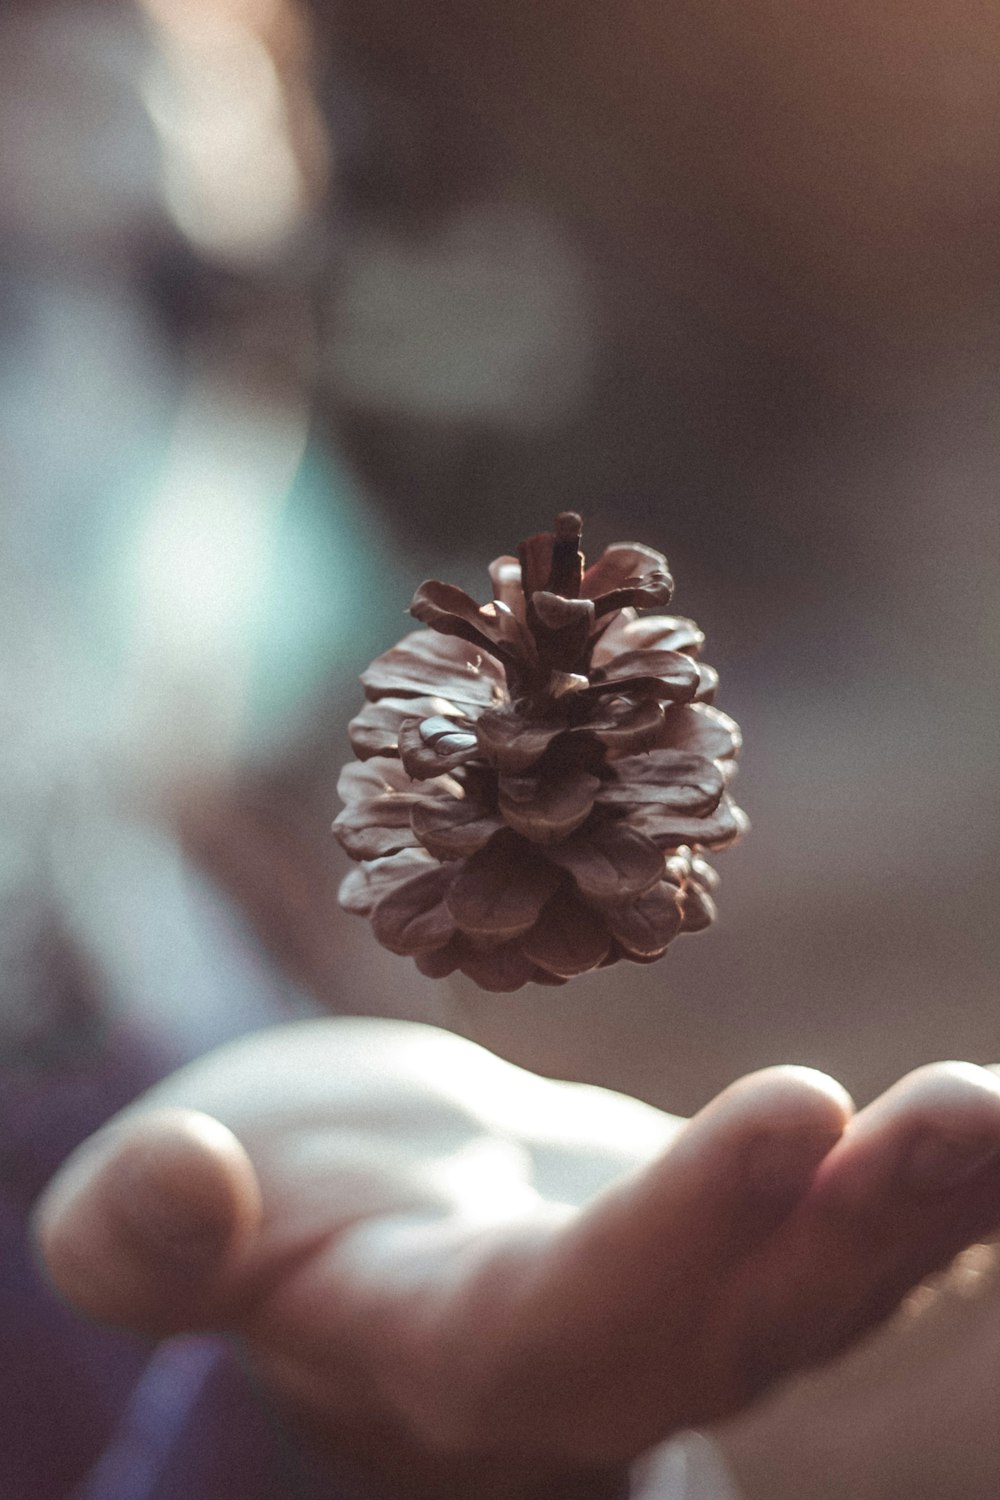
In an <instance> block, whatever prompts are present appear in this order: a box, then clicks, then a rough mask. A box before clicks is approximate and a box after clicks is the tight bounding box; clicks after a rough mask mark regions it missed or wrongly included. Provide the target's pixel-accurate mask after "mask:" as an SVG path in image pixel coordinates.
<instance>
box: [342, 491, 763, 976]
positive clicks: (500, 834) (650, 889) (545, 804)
mask: <svg viewBox="0 0 1000 1500" xmlns="http://www.w3.org/2000/svg"><path fill="white" fill-rule="evenodd" d="M580 533H581V521H580V517H579V516H577V515H575V514H573V513H572V512H567V513H565V514H563V515H560V516H558V517H557V518H556V529H555V532H554V533H543V534H541V535H539V536H534V537H530V538H529V539H528V540H527V541H526V542H522V544H521V546H520V548H519V549H518V554H519V555H518V557H516V558H515V557H500V558H498V559H497V560H496V562H494V563H493V564H492V566H491V568H490V576H491V578H492V581H493V596H494V597H493V602H492V603H490V604H485V605H483V606H481V607H480V606H479V605H477V604H476V603H475V601H474V600H473V599H471V598H470V597H469V596H468V595H467V594H465V593H463V592H462V590H461V589H457V588H453V587H452V586H451V585H450V584H446V583H436V582H430V583H424V584H422V585H421V587H420V588H419V589H418V590H417V593H416V595H415V596H414V599H413V603H412V604H411V606H410V613H411V614H412V615H414V616H415V617H416V619H418V620H419V621H420V622H421V623H422V624H423V625H426V626H430V627H431V628H430V629H429V630H416V631H414V632H412V634H410V635H408V636H406V637H405V638H404V639H403V640H402V641H401V642H400V643H399V645H398V646H394V647H393V649H392V650H391V651H387V652H386V653H385V655H384V656H380V657H379V658H378V659H377V660H376V661H375V662H373V663H372V665H371V666H370V667H369V668H368V670H367V672H365V673H364V674H363V676H362V678H361V681H362V683H363V685H364V688H365V692H366V695H367V697H368V699H369V702H368V703H366V705H365V707H364V708H363V709H362V711H361V713H360V714H358V716H357V717H356V718H355V719H354V720H352V722H351V725H350V737H351V744H352V746H353V748H354V751H355V753H356V754H357V756H358V759H357V761H355V762H352V763H351V764H350V765H348V766H346V767H345V768H344V771H343V772H342V774H341V778H340V782H339V785H338V791H339V793H340V796H341V797H342V799H343V800H344V802H345V803H346V806H345V808H344V811H343V812H342V813H341V814H340V815H339V817H338V818H337V819H336V822H335V823H334V825H333V826H334V832H335V833H336V835H337V837H338V839H339V840H340V842H341V844H342V845H343V847H344V848H345V850H346V851H347V853H348V854H349V855H350V856H351V858H352V859H354V860H358V861H360V863H359V866H358V868H357V869H355V870H352V871H351V873H350V874H349V875H348V876H347V878H346V879H345V880H344V882H343V885H342V886H341V891H340V901H341V904H342V906H343V907H344V908H345V909H346V910H347V911H351V912H355V913H358V914H359V915H362V916H367V917H370V919H371V923H372V928H373V930H374V933H375V936H376V938H377V939H378V941H379V942H380V943H382V944H383V945H384V946H385V947H386V948H389V949H390V950H391V951H392V952H393V953H402V954H412V955H413V957H414V958H415V959H416V962H417V966H418V968H419V969H420V970H421V971H422V972H423V973H424V974H428V975H431V976H433V977H442V976H444V975H446V974H450V973H451V972H452V971H453V970H454V969H461V971H462V972H463V973H464V974H467V975H469V977H470V978H472V979H474V980H475V981H476V983H477V984H479V985H481V986H482V988H483V989H489V990H515V989H519V988H520V987H521V985H523V984H525V983H527V982H528V981H529V980H535V981H537V982H539V983H542V984H562V983H564V982H565V981H566V980H567V979H569V978H571V977H572V976H574V975H576V974H583V973H586V972H587V971H588V970H590V969H595V968H598V967H601V966H604V965H607V964H612V963H614V962H615V961H616V960H618V959H620V958H628V959H631V960H632V961H633V962H635V963H651V962H653V961H654V960H655V959H657V958H659V957H660V956H661V955H662V954H663V953H664V952H665V951H666V949H667V947H668V945H669V944H670V943H671V941H672V940H673V939H674V938H675V937H676V936H677V934H678V933H679V932H696V931H698V930H700V929H701V928H704V927H707V926H708V925H709V924H710V923H711V921H712V919H713V917H714V915H715V906H714V904H713V901H712V892H713V891H714V889H715V887H716V885H717V883H718V877H717V875H716V873H715V871H714V870H713V869H712V868H711V866H710V865H708V864H707V863H706V862H705V860H704V859H703V858H702V851H703V850H706V849H721V848H724V847H725V846H726V845H727V844H730V843H732V842H733V841H734V839H736V838H738V837H739V835H740V834H741V833H742V832H743V830H744V829H745V827H746V819H745V817H744V815H743V813H742V812H741V811H740V809H739V808H737V807H735V806H734V805H733V803H732V801H731V800H730V798H729V796H728V795H727V793H726V786H727V783H728V782H729V780H730V778H731V776H732V773H733V771H734V770H735V760H736V756H737V753H738V751H739V746H740V732H739V729H738V727H737V725H736V724H735V723H734V722H733V720H732V719H730V718H728V717H727V716H726V715H725V714H723V713H720V712H719V710H718V709H716V708H712V707H710V706H709V701H710V700H711V698H712V695H713V692H714V689H715V686H716V682H717V678H716V674H715V672H714V671H713V670H712V668H711V667H707V666H704V665H703V664H702V663H700V662H699V661H697V659H696V657H697V653H698V650H699V648H700V646H701V644H702V641H703V639H704V637H703V635H702V633H701V631H700V630H699V629H698V627H697V626H696V625H694V624H693V622H692V621H690V620H685V619H680V618H678V617H676V616H673V615H661V614H643V613H640V611H644V610H648V609H651V608H652V609H656V608H662V607H663V606H666V605H668V604H669V603H670V599H671V595H672V592H673V580H672V579H671V577H670V574H669V572H668V570H667V562H666V559H665V558H664V557H662V556H661V555H660V553H658V552H653V551H652V550H651V549H650V548H648V547H643V546H640V545H638V544H635V543H631V542H622V543H619V544H617V545H615V546H612V547H608V548H607V550H606V551H605V553H604V555H603V556H602V557H601V558H600V560H599V561H598V562H596V563H595V564H594V566H593V567H591V568H589V569H587V570H586V571H584V561H583V556H582V554H581V552H580V546H579V543H580Z"/></svg>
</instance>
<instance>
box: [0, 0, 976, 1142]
mask: <svg viewBox="0 0 1000 1500" xmlns="http://www.w3.org/2000/svg"><path fill="white" fill-rule="evenodd" d="M998 74H1000V15H998V12H997V9H996V7H995V5H994V4H993V3H992V0H952V4H950V5H949V6H947V7H941V6H940V5H934V4H930V3H929V0H884V3H882V4H880V5H878V6H872V5H871V4H869V3H867V0H838V3H836V4H831V5H827V6H823V7H809V6H801V5H799V4H797V3H796V0H739V3H738V4H737V3H736V0H697V3H696V0H674V3H672V4H670V5H664V4H657V3H655V0H620V3H619V4H617V5H615V6H608V5H606V4H603V3H602V4H598V3H596V0H535V3H534V4H532V5H531V6H526V5H516V4H507V5H502V4H494V5H489V6H470V5H468V4H467V3H462V0H437V3H435V4H434V5H432V6H425V5H419V4H414V3H412V0H410V3H407V4H402V3H399V0H340V3H338V4H332V3H329V4H325V3H319V0H316V3H314V4H308V3H306V0H134V3H132V0H73V3H71V0H59V3H52V0H30V3H26V0H19V3H18V0H7V4H6V5H5V6H4V7H3V10H2V14H0V142H2V145H0V328H2V340H0V538H2V541H0V724H2V733H0V764H2V770H3V775H2V778H0V808H2V817H3V836H2V840H0V888H2V901H0V956H2V959H3V973H4V981H3V999H2V1004H0V1057H2V1061H3V1063H4V1065H5V1067H6V1068H7V1070H8V1071H7V1076H8V1078H11V1079H13V1080H14V1081H15V1083H16V1088H15V1090H14V1093H13V1094H12V1095H10V1097H12V1098H16V1099H17V1100H18V1101H19V1104H18V1107H19V1108H20V1109H23V1108H25V1107H26V1104H25V1101H26V1100H29V1099H30V1098H31V1097H32V1092H31V1090H32V1087H33V1086H34V1083H35V1082H37V1080H38V1079H39V1078H40V1077H41V1076H43V1075H44V1076H45V1077H47V1078H51V1076H52V1075H53V1073H55V1074H58V1076H59V1077H61V1078H62V1079H63V1081H64V1082H65V1081H66V1080H67V1079H70V1080H72V1079H77V1080H78V1081H79V1079H80V1078H81V1077H83V1076H84V1070H86V1069H87V1068H90V1067H93V1065H94V1059H95V1058H100V1057H101V1056H102V1055H103V1054H102V1048H106V1047H107V1045H108V1040H107V1039H108V1037H109V1036H110V1035H112V1034H114V1035H119V1034H120V1033H121V1032H122V1031H123V1030H124V1031H125V1032H129V1033H130V1034H133V1035H137V1034H140V1033H141V1035H142V1036H143V1038H144V1045H146V1046H147V1047H149V1048H150V1049H151V1050H152V1052H153V1054H155V1056H156V1058H157V1060H158V1061H157V1064H156V1066H157V1067H167V1066H170V1065H171V1064H172V1063H173V1062H176V1061H180V1060H183V1059H184V1058H186V1057H189V1056H191V1055H193V1054H195V1053H197V1052H199V1051H202V1050H204V1049H205V1048H206V1047H208V1046H210V1045H212V1044H214V1043H215V1042H217V1041H220V1040H223V1039H225V1038H226V1037H228V1036H231V1035H234V1034H236V1033H238V1032H240V1031H244V1030H246V1029H248V1028H249V1027H252V1026H256V1025H260V1024H263V1023H264V1022H267V1021H270V1020H275V1019H280V1018H281V1017H283V1016H294V1015H303V1014H309V1013H312V1012H315V1011H322V1010H328V1011H333V1012H350V1013H361V1014H395V1015H401V1016H407V1017H412V1018H417V1019H426V1020H430V1021H434V1022H437V1023H440V1024H444V1025H446V1026H449V1027H452V1028H454V1029H456V1030H459V1031H464V1032H465V1033H467V1034H468V1035H470V1036H472V1037H474V1038H476V1039H477V1040H480V1041H482V1042H485V1043H486V1044H487V1045H489V1046H490V1047H492V1048H494V1049H495V1050H497V1051H499V1052H501V1053H502V1054H504V1055H506V1056H508V1057H510V1058H512V1059H514V1060H515V1061H518V1062H521V1063H524V1064H527V1065H529V1066H532V1067H535V1068H538V1069H540V1070H542V1071H544V1072H547V1073H552V1074H556V1075H559V1076H564V1077H577V1078H584V1079H587V1080H590V1081H595V1082H600V1083H605V1084H609V1085H612V1086H615V1087H619V1088H626V1089H629V1090H631V1091H633V1092H636V1093H639V1094H640V1095H642V1096H643V1097H645V1098H648V1099H650V1100H652V1101H654V1102H656V1103H659V1104H663V1105H666V1106H667V1107H670V1108H672V1109H676V1110H680V1111H687V1110H690V1109H693V1108H695V1107H696V1106H697V1105H698V1104H700V1103H701V1102H703V1101H704V1100H705V1099H706V1098H707V1097H708V1096H709V1095H710V1094H711V1093H712V1092H713V1091H714V1090H716V1089H717V1088H719V1087H721V1086H722V1085H723V1084H725V1083H726V1082H727V1081H728V1080H729V1079H731V1078H732V1077H734V1076H735V1075H737V1074H739V1073H741V1072H743V1071H746V1070H748V1069H750V1068H753V1067H757V1066H759V1065H763V1064H766V1063H770V1062H774V1061H779V1060H781V1061H795V1062H802V1063H808V1064H812V1065H815V1066H818V1067H821V1068H824V1069H828V1070H830V1071H831V1072H833V1073H834V1074H835V1075H836V1076H837V1077H839V1078H840V1079H842V1080H843V1081H844V1082H845V1083H846V1084H847V1086H848V1087H849V1088H851V1089H852V1091H854V1092H855V1093H856V1095H857V1097H858V1098H859V1099H862V1100H863V1099H865V1098H867V1097H870V1095H871V1094H872V1093H874V1092H875V1091H876V1090H878V1089H879V1088H881V1087H882V1086H884V1085H886V1084H887V1083H888V1082H890V1081H891V1080H892V1079H894V1078H895V1077H897V1076H898V1075H899V1074H900V1073H901V1072H902V1071H904V1070H905V1069H907V1068H909V1067H911V1066H914V1065H916V1064H918V1063H921V1062H924V1061H928V1060H931V1059H933V1058H938V1057H942V1056H962V1057H970V1058H973V1059H976V1060H981V1061H986V1060H990V1059H998V1058H1000V1008H998V1004H997V993H996V975H997V969H998V963H997V960H998V956H1000V954H998V922H997V917H996V908H997V904H998V897H1000V885H998V861H997V854H998V841H1000V799H998V797H997V792H996V781H997V770H998V750H1000V745H998V738H1000V730H998V723H1000V715H998V710H1000V668H998V661H1000V652H998V641H1000V549H998V545H997V544H998V541H1000V536H998V520H997V504H996V494H997V475H998V472H1000V470H998V459H1000V453H998V438H997V433H998V417H1000V401H998V395H1000V390H998V383H997V372H998V357H1000V317H998V313H1000V306H998V304H1000V278H998V276H997V262H998V253H1000V175H998V174H997V171H996V161H997V152H998V147H1000V104H998V101H1000V89H998V87H997V81H998ZM564 508H573V509H577V510H579V511H581V512H582V513H583V514H584V516H585V518H586V540H587V542H588V550H589V551H590V553H591V555H596V554H597V553H598V552H599V551H600V549H601V548H602V547H603V546H604V545H606V544H607V543H608V542H611V541H615V540H623V539H636V540H641V541H644V542H646V543H648V544H650V545H652V546H655V547H657V548H660V549H662V550H664V551H666V552H667V554H668V556H669V558H670V561H671V564H672V567H673V571H674V574H675V576H676V578H677V580H678V589H677V595H676V605H677V608H678V610H679V611H680V612H681V613H684V614H690V615H693V616H694V618H695V619H697V620H698V621H699V623H700V624H701V625H702V626H703V628H705V629H706V631H707V633H708V638H709V644H708V647H707V648H706V653H705V654H706V657H707V659H708V660H709V661H711V662H712V663H713V664H714V665H715V666H717V667H718V668H719V669H720V671H721V673H722V687H721V690H720V693H719V698H718V701H719V704H720V706H721V707H723V708H724V709H726V710H727V711H728V712H730V713H732V714H733V715H734V716H735V717H736V718H737V719H738V720H739V721H740V722H741V724H742V725H743V728H744V733H745V738H746V750H745V756H744V761H743V769H742V771H741V775H740V780H739V782H738V790H739V794H740V795H739V800H740V802H741V803H742V804H743V805H744V806H745V807H746V808H747V810H748V812H749V813H750V816H751V819H752V821H753V825H754V828H753V833H752V835H751V837H750V838H749V839H748V840H747V841H746V842H745V843H744V844H743V845H741V846H740V847H739V848H738V849H737V850H735V851H733V852H732V853H730V854H727V855H725V856H724V858H723V859H722V860H721V862H720V864H721V873H722V875H723V890H722V897H721V920H720V922H719V923H718V925H717V926H716V927H715V928H714V929H713V930H712V931H711V932H710V933H709V934H707V935H706V936H703V937H699V938H686V939H684V940H683V941H681V942H679V943H678V944H677V945H675V947H674V948H672V949H671V952H670V954H669V955H668V957H667V958H666V959H665V960H664V961H663V962H662V963H661V964H659V965H657V966H655V967H652V968H637V967H632V966H626V965H619V966H617V967H616V968H614V969H612V970H609V971H607V972H606V973H601V974H598V975H593V976H590V977H588V978H585V979H583V980H580V981H578V982H575V983H574V984H572V985H570V986H568V987H566V988H565V989H557V990H551V989H539V988H537V987H531V988H529V989H526V990H523V991H521V992H519V993H518V994H515V995H513V996H508V995H487V994H481V993H479V992H477V991H476V990H475V989H474V988H473V987H472V985H471V984H469V983H468V982H467V981H464V980H458V981H451V980H449V981H446V982H441V983H433V982H431V981H428V980H425V979H423V978H422V977H421V976H420V975H419V974H418V973H417V971H416V970H415V968H414V966H413V965H412V963H410V962H409V961H407V960H403V959H397V958H394V957H393V956H392V955H390V954H388V953H386V952H384V951H383V950H382V949H380V948H378V947H377V945H376V944H375V943H374V941H373V940H372V939H371V937H370V935H369V931H368V928H367V924H366V923H364V922H361V921H359V920H358V919H356V918H350V917H347V916H344V915H342V914H341V913H340V912H339V910H338V908H337V903H336V889H337V885H338V882H339V879H340V877H341V875H342V874H343V873H344V870H345V868H346V859H345V857H344V856H343V855H342V854H341V853H340V851H339V849H338V848H337V847H336V845H335V844H334V843H333V841H332V839H331V838H330V835H329V824H330V821H331V819H332V817H333V815H334V814H335V812H336V810H337V801H336V797H335V792H334V787H335V783H336V777H337V772H338V769H339V767H340V765H341V763H342V762H343V760H345V759H347V758H349V748H348V744H347V739H346V723H347V720H348V719H349V718H350V717H351V715H352V713H353V712H355V710H356V707H357V705H358V703H359V701H360V690H359V689H358V687H357V683H356V679H357V675H358V673H359V672H360V671H361V670H363V668H364V667H365V666H366V665H367V663H368V661H369V660H370V658H371V657H372V656H374V655H376V654H377V653H379V652H380V651H382V650H384V649H386V648H387V647H388V646H389V645H391V644H392V643H393V642H394V641H395V640H396V639H397V637H398V636H399V635H400V634H402V633H403V631H404V630H405V629H406V628H407V621H406V619H405V617H404V613H403V612H404V610H405V606H406V604H407V602H408V600H409V598H410V595H411V593H412V591H413V589H414V587H415V586H416V585H417V584H418V583H419V582H420V581H421V580H422V579H423V578H425V577H427V576H434V577H439V578H444V579H446V580H448V581H450V582H454V583H458V584H461V585H462V586H464V587H466V588H469V589H470V591H472V592H473V593H475V594H476V595H477V596H478V597H480V598H485V597H486V596H487V592H488V583H487V578H486V572H485V569H486V564H487V563H488V561H489V560H490V559H491V558H492V557H494V556H496V555H497V554H499V553H503V552H509V551H511V550H512V549H513V547H514V546H515V545H516V543H517V541H518V540H519V539H520V538H521V537H522V536H524V535H527V534H528V533H530V532H532V531H536V530H539V529H543V528H545V527H546V526H547V525H549V524H550V522H551V518H552V517H553V515H554V514H555V512H556V511H558V510H560V509H564ZM153 1071H155V1069H154V1070H153ZM121 1089H122V1092H123V1093H126V1094H127V1092H128V1085H126V1084H125V1083H123V1084H122V1085H121ZM18 1090H20V1092H18ZM74 1098H76V1096H74ZM75 1107H76V1106H75V1105H74V1108H75ZM66 1108H67V1110H69V1108H70V1106H69V1104H67V1105H66ZM94 1108H95V1109H97V1106H96V1105H95V1106H94ZM7 1128H8V1130H10V1129H12V1128H13V1127H11V1126H10V1125H8V1127H7ZM81 1128H82V1127H81Z"/></svg>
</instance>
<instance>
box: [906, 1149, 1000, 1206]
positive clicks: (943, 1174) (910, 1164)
mask: <svg viewBox="0 0 1000 1500" xmlns="http://www.w3.org/2000/svg"><path fill="white" fill-rule="evenodd" d="M995 1161H1000V1141H997V1139H996V1138H995V1137H992V1138H986V1137H983V1136H976V1137H971V1138H970V1137H968V1136H966V1137H965V1138H964V1139H959V1138H956V1137H954V1136H950V1137H949V1136H942V1135H923V1136H920V1137H919V1138H918V1140H916V1141H915V1142H914V1143H913V1145H912V1146H911V1147H910V1149H909V1152H908V1153H907V1155H906V1157H905V1158H904V1161H903V1173H904V1177H905V1180H906V1182H907V1184H908V1186H909V1187H910V1188H911V1189H913V1190H914V1191H915V1192H918V1193H940V1192H946V1191H947V1190H948V1189H949V1188H954V1187H961V1185H962V1184H963V1183H964V1182H968V1181H969V1180H970V1179H971V1178H973V1177H975V1176H976V1175H977V1174H978V1173H979V1172H981V1171H983V1170H984V1169H985V1168H986V1167H988V1166H989V1165H990V1164H991V1162H995Z"/></svg>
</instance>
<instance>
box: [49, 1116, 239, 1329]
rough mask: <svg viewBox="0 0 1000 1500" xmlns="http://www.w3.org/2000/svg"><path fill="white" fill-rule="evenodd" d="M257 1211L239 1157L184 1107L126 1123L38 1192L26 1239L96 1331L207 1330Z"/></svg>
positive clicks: (100, 1137) (206, 1120) (217, 1127)
mask: <svg viewBox="0 0 1000 1500" xmlns="http://www.w3.org/2000/svg"><path fill="white" fill-rule="evenodd" d="M260 1214H261V1200H260V1188H259V1185H258V1182H257V1177H256V1174H255V1172H254V1169H253V1165H252V1163H251V1162H250V1159H249V1157H248V1156H247V1154H246V1151H245V1150H244V1148H243V1147H242V1145H241V1144H240V1143H239V1141H238V1140H237V1139H236V1137H235V1136H234V1135H233V1134H232V1132H231V1131H230V1130H228V1129H227V1128H226V1127H225V1126H224V1125H222V1124H221V1123H220V1122H219V1121H218V1120H214V1119H212V1118H211V1117H210V1116H208V1115H203V1114H201V1113H199V1112H197V1111H194V1110H162V1111H157V1112H156V1113H155V1114H148V1115H145V1116H141V1117H135V1118H125V1119H122V1120H119V1121H116V1122H114V1123H113V1124H112V1125H111V1126H109V1127H106V1129H105V1130H103V1131H100V1132H98V1134H97V1135H96V1136H94V1137H92V1138H91V1140H90V1141H88V1142H85V1143H84V1145H83V1146H82V1147H80V1148H79V1150H78V1151H77V1152H75V1153H74V1155H73V1156H72V1157H71V1158H70V1159H69V1160H68V1162H67V1163H66V1164H65V1166H64V1167H63V1168H62V1169H61V1171H60V1172H59V1173H58V1174H57V1176H56V1178H55V1179H54V1180H53V1182H52V1183H51V1184H50V1186H49V1188H48V1189H47V1190H46V1192H45V1194H44V1195H43V1198H42V1200H41V1202H40V1204H39V1206H38V1209H37V1211H36V1215H35V1233H36V1238H37V1242H38V1245H39V1248H40V1251H41V1255H42V1258H43V1261H44V1263H45V1266H46V1268H47V1270H48V1274H49V1276H50V1278H51V1280H52V1282H53V1283H54V1285H55V1287H56V1288H57V1290H58V1291H59V1292H60V1293H61V1294H62V1295H63V1296H64V1297H65V1298H66V1299H67V1300H68V1301H69V1302H71V1303H72V1304H73V1305H74V1306H75V1307H77V1308H78V1309H79V1310H80V1311H81V1312H84V1313H86V1314H87V1315H88V1316H90V1317H93V1318H95V1319H97V1320H99V1321H102V1322H111V1323H118V1324H122V1325H125V1326H129V1327H132V1328H141V1329H145V1330H148V1331H157V1332H163V1331H172V1330H174V1329H177V1328H183V1327H193V1326H196V1325H199V1324H202V1323H204V1322H206V1321H211V1320H212V1318H213V1317H215V1316H217V1315H218V1313H219V1310H220V1298H221V1287H222V1283H223V1281H224V1278H225V1275H226V1273H227V1272H228V1271H230V1270H232V1269H233V1268H235V1266H236V1265H237V1264H238V1263H239V1261H240V1260H241V1259H242V1257H243V1256H244V1254H245V1253H246V1250H247V1248H248V1246H249V1244H250V1243H251V1241H252V1239H253V1237H254V1234H255V1231H256V1228H257V1225H258V1223H259V1220H260Z"/></svg>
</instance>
